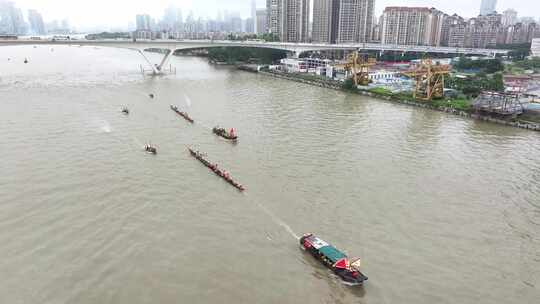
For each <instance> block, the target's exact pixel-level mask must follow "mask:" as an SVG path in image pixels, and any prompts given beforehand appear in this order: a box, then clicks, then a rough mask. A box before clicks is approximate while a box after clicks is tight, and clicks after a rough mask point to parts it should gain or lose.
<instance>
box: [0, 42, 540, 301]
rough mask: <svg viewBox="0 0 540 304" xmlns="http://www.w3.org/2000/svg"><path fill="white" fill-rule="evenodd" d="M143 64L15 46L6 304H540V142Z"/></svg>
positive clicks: (388, 106) (291, 86)
mask: <svg viewBox="0 0 540 304" xmlns="http://www.w3.org/2000/svg"><path fill="white" fill-rule="evenodd" d="M25 57H26V58H28V60H29V63H28V64H24V63H23V60H24V58H25ZM150 57H151V58H152V60H154V61H156V62H157V61H158V60H159V57H157V55H154V54H151V55H150ZM8 59H9V60H8ZM144 63H145V62H144V60H143V59H142V57H141V56H140V55H139V54H137V53H136V52H133V51H130V50H120V49H108V48H94V47H68V46H65V47H58V46H55V47H54V48H51V47H46V46H39V47H37V48H33V47H31V46H24V47H2V48H0V140H1V142H2V145H3V149H2V158H1V160H0V172H2V174H1V175H0V244H1V246H0V278H1V281H2V284H0V302H1V303H11V304H17V303H416V304H418V303H475V304H476V303H503V302H504V303H537V301H538V299H539V298H540V135H539V134H538V133H534V132H531V131H526V130H520V129H515V128H509V127H504V126H499V125H494V124H489V123H484V122H478V121H474V120H469V119H464V118H461V117H456V116H451V115H448V114H445V113H439V112H434V111H429V110H424V109H418V108H414V107H409V106H403V105H398V104H393V103H388V102H383V101H379V100H375V99H370V98H367V97H363V96H358V95H351V94H346V93H343V92H338V91H333V90H327V89H322V88H318V87H313V86H308V85H303V84H299V83H294V82H289V81H285V80H280V79H274V78H269V77H267V76H262V75H256V74H251V73H246V72H241V71H235V70H233V69H229V68H224V67H214V66H210V65H208V64H207V63H206V61H205V60H203V59H200V58H191V57H183V58H178V57H176V58H172V61H171V64H172V65H173V66H175V67H176V68H177V74H176V75H169V76H164V77H155V78H152V77H143V76H142V75H141V73H140V71H139V65H140V64H144ZM149 93H154V94H155V95H156V98H154V99H150V98H149V97H148V94H149ZM169 104H177V105H178V106H180V107H181V108H182V109H185V110H186V111H188V112H189V113H190V115H191V116H192V117H193V118H194V119H195V121H196V123H195V124H194V125H190V124H188V123H187V122H186V121H184V120H182V119H180V118H179V117H178V116H177V115H175V114H174V113H173V112H172V111H171V110H170V109H169ZM122 106H128V107H129V108H130V110H131V114H130V115H129V116H124V115H122V114H121V113H120V108H121V107H122ZM217 124H219V125H222V126H224V127H227V128H228V127H235V128H236V129H237V130H238V133H239V137H240V140H239V142H238V144H236V145H233V144H230V143H228V142H226V141H224V140H222V139H220V138H218V137H216V136H214V135H213V134H212V133H211V131H210V128H211V127H212V126H214V125H217ZM146 142H152V143H153V144H155V145H157V146H158V147H159V153H158V155H156V156H152V155H149V154H146V153H144V152H143V145H144V144H145V143H146ZM191 145H192V146H194V147H196V148H197V149H199V150H201V151H204V152H206V153H207V155H208V157H209V158H210V159H211V160H214V161H215V162H218V163H219V164H220V166H221V167H222V168H224V169H226V170H228V171H229V172H231V175H232V176H233V177H234V178H235V179H236V180H237V181H239V182H240V183H242V184H244V185H245V186H246V187H247V191H246V193H244V194H242V193H239V192H238V191H237V190H235V189H234V188H232V187H231V186H230V185H228V184H226V183H225V182H224V181H223V180H221V179H220V178H218V177H216V176H215V175H214V174H213V173H211V172H210V171H209V170H208V169H207V168H205V167H204V166H202V165H201V164H200V163H199V162H197V161H196V160H195V159H193V158H192V157H190V156H189V154H188V152H187V150H186V147H187V146H191ZM305 232H313V233H315V234H317V235H319V236H320V237H322V238H323V239H325V240H327V241H329V242H331V243H332V244H334V245H335V246H336V247H338V248H340V249H343V250H344V251H345V252H347V253H348V254H349V255H351V256H360V257H361V258H362V259H363V271H364V273H365V274H366V275H367V276H369V281H367V283H366V285H365V286H364V287H350V286H346V285H343V284H342V283H341V282H340V281H339V280H338V279H336V278H335V277H334V276H332V274H331V273H330V272H329V271H328V270H327V269H325V268H323V267H322V266H321V265H319V264H318V263H317V262H315V261H314V259H313V258H312V257H310V256H308V255H306V254H305V253H303V252H302V251H300V250H299V247H298V245H297V240H296V238H295V237H296V236H298V235H301V234H302V233H305Z"/></svg>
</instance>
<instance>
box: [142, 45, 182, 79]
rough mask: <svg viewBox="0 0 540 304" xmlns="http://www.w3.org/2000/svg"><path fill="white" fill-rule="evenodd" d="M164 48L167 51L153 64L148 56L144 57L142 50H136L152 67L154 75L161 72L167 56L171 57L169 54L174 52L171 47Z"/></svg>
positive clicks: (167, 59) (167, 58)
mask: <svg viewBox="0 0 540 304" xmlns="http://www.w3.org/2000/svg"><path fill="white" fill-rule="evenodd" d="M166 50H167V53H165V55H164V56H163V59H161V62H160V63H159V64H153V63H152V62H151V61H150V59H148V57H146V55H145V54H144V50H137V51H138V52H139V54H141V55H142V56H143V58H144V60H146V62H147V63H148V65H149V66H150V68H152V73H153V74H154V75H159V74H161V73H162V69H163V66H165V64H167V61H169V58H171V56H172V55H173V54H174V50H172V49H166Z"/></svg>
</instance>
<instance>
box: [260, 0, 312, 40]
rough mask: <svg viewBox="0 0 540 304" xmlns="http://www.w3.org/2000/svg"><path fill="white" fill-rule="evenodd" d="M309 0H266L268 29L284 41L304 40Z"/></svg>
mask: <svg viewBox="0 0 540 304" xmlns="http://www.w3.org/2000/svg"><path fill="white" fill-rule="evenodd" d="M309 4H310V0H266V11H267V23H268V31H269V32H270V33H274V34H277V35H278V36H279V38H280V40H281V41H284V42H306V41H308V38H309V37H308V35H309V12H310V10H309Z"/></svg>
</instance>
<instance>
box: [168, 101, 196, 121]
mask: <svg viewBox="0 0 540 304" xmlns="http://www.w3.org/2000/svg"><path fill="white" fill-rule="evenodd" d="M171 110H173V111H174V112H176V114H178V115H180V116H182V117H184V119H185V120H187V121H189V122H190V123H193V122H194V121H193V119H192V118H191V117H189V115H188V114H187V113H186V112H182V111H180V110H179V109H178V107H177V106H173V105H171Z"/></svg>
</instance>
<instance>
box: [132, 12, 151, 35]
mask: <svg viewBox="0 0 540 304" xmlns="http://www.w3.org/2000/svg"><path fill="white" fill-rule="evenodd" d="M135 21H136V25H137V31H149V30H151V25H152V21H151V18H150V15H146V14H143V15H137V16H136V17H135Z"/></svg>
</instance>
